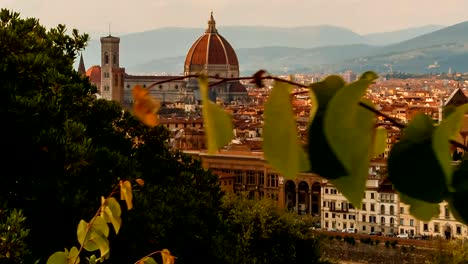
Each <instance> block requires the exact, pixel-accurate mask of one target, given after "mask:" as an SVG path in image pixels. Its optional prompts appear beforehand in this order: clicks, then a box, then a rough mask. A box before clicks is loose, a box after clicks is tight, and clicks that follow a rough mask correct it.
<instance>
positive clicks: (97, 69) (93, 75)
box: [86, 65, 101, 85]
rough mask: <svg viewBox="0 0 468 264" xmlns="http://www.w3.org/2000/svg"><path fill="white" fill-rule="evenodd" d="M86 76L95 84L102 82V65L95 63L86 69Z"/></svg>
mask: <svg viewBox="0 0 468 264" xmlns="http://www.w3.org/2000/svg"><path fill="white" fill-rule="evenodd" d="M86 76H88V77H89V81H90V82H91V83H92V84H94V85H97V84H100V83H101V66H99V65H94V66H92V67H90V68H89V69H88V70H87V71H86Z"/></svg>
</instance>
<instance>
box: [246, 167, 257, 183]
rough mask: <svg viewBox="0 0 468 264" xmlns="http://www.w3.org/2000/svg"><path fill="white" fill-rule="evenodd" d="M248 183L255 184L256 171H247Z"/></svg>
mask: <svg viewBox="0 0 468 264" xmlns="http://www.w3.org/2000/svg"><path fill="white" fill-rule="evenodd" d="M247 184H255V172H254V171H252V170H248V171H247Z"/></svg>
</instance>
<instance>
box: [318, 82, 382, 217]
mask: <svg viewBox="0 0 468 264" xmlns="http://www.w3.org/2000/svg"><path fill="white" fill-rule="evenodd" d="M371 83H372V80H369V79H360V80H358V81H355V82H353V83H350V84H348V85H346V86H345V87H344V88H343V89H340V90H339V91H338V92H337V93H336V94H335V96H333V98H332V99H331V100H330V102H329V103H328V108H327V111H326V113H325V118H324V133H325V136H326V139H327V141H328V144H329V145H330V148H331V149H332V150H333V152H334V153H335V155H336V157H337V158H338V159H339V160H340V162H341V163H342V164H343V166H344V168H345V169H346V171H347V174H346V176H344V177H342V178H338V179H334V180H332V182H333V184H334V185H335V186H336V187H337V188H338V189H339V190H340V191H341V192H342V193H343V195H344V196H345V197H346V198H347V199H348V201H350V203H351V204H353V205H354V206H355V207H357V208H360V206H361V200H362V193H363V192H364V190H365V188H366V182H367V178H368V172H369V162H370V157H371V153H370V152H372V143H373V142H372V140H373V138H372V134H373V131H374V124H375V116H374V114H373V113H372V112H370V111H368V110H366V109H364V108H362V107H361V106H359V102H360V101H361V99H362V98H363V96H364V95H365V93H366V90H367V88H368V87H369V85H370V84H371ZM367 104H368V105H371V103H370V102H368V103H367Z"/></svg>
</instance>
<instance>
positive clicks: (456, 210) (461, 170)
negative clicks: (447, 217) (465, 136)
mask: <svg viewBox="0 0 468 264" xmlns="http://www.w3.org/2000/svg"><path fill="white" fill-rule="evenodd" d="M467 176H468V155H466V154H465V155H464V157H463V160H462V162H461V164H460V165H459V166H458V167H457V168H456V169H455V171H454V172H453V183H452V186H453V188H454V189H455V192H454V193H453V194H452V197H451V198H450V199H448V202H449V204H450V208H451V211H452V214H453V215H454V216H455V218H456V219H457V220H459V221H460V222H463V223H465V224H467V223H468V210H466V201H468V177H467Z"/></svg>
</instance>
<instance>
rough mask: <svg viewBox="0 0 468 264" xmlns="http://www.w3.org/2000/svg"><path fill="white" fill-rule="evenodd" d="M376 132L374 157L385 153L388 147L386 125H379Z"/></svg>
mask: <svg viewBox="0 0 468 264" xmlns="http://www.w3.org/2000/svg"><path fill="white" fill-rule="evenodd" d="M374 133H375V136H374V148H373V150H374V151H373V152H372V153H373V154H372V157H377V156H379V155H380V154H382V153H384V152H385V148H387V129H385V128H384V127H377V128H376V129H375V132H374Z"/></svg>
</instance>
